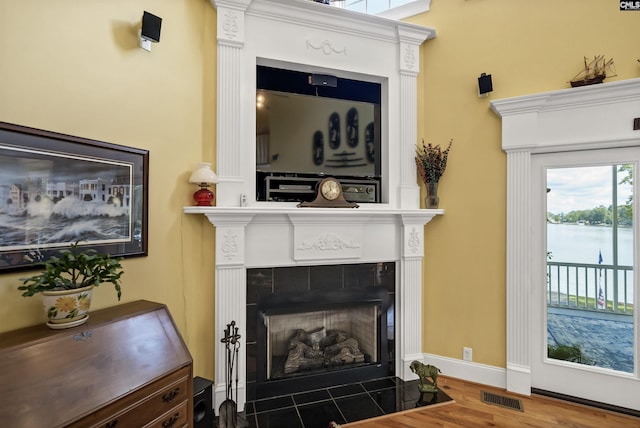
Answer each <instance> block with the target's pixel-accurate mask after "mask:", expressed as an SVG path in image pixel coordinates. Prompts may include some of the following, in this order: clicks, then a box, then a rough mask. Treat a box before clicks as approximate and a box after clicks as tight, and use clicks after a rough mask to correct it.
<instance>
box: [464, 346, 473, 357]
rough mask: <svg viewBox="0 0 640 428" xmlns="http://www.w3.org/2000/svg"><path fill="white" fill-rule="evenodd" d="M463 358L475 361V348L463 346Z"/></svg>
mask: <svg viewBox="0 0 640 428" xmlns="http://www.w3.org/2000/svg"><path fill="white" fill-rule="evenodd" d="M462 359H463V360H465V361H473V349H472V348H467V347H466V346H465V347H464V348H462Z"/></svg>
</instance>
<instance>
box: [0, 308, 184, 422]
mask: <svg viewBox="0 0 640 428" xmlns="http://www.w3.org/2000/svg"><path fill="white" fill-rule="evenodd" d="M192 380H193V372H192V359H191V355H190V354H189V351H188V350H187V347H186V346H185V344H184V342H183V340H182V338H181V336H180V334H179V332H178V331H177V329H176V327H175V324H174V323H173V320H172V319H171V315H170V314H169V312H168V310H167V308H166V307H165V306H164V305H160V304H157V303H153V302H147V301H142V300H141V301H137V302H132V303H128V304H123V305H119V306H115V307H113V308H108V309H103V310H99V311H95V312H92V313H91V314H90V317H89V320H88V321H87V323H86V324H84V325H82V326H79V327H75V328H71V329H67V330H50V329H49V328H47V327H46V326H45V325H42V326H34V327H28V328H25V329H20V330H16V331H13V332H8V333H4V334H1V335H0V391H1V392H2V396H3V399H2V400H0V421H1V422H2V425H3V426H10V427H16V428H17V427H63V426H65V427H66V426H68V427H83V428H84V427H104V428H116V427H117V428H121V427H162V428H166V427H185V426H191V425H192V421H193V381H192Z"/></svg>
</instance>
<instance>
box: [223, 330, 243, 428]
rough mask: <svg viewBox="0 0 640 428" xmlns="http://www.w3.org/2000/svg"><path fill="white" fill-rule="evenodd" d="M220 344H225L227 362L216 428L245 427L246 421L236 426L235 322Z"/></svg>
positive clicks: (237, 342)
mask: <svg viewBox="0 0 640 428" xmlns="http://www.w3.org/2000/svg"><path fill="white" fill-rule="evenodd" d="M220 342H222V343H224V344H225V348H226V351H227V360H226V362H225V382H226V387H227V390H226V400H224V401H223V402H222V404H221V405H220V409H219V419H218V428H236V427H238V426H247V425H246V421H243V422H244V423H242V424H241V425H238V412H237V408H236V406H237V405H236V403H237V402H238V401H237V400H238V371H237V370H235V368H236V367H235V366H236V362H237V361H238V350H239V349H240V335H239V334H238V327H236V322H235V321H231V323H230V324H227V328H226V329H225V330H224V337H223V338H222V339H220ZM234 370H235V384H236V391H235V400H234V395H233V381H234V376H233V372H234Z"/></svg>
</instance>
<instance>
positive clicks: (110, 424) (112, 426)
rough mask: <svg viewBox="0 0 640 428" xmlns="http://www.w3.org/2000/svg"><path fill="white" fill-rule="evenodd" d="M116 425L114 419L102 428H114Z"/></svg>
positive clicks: (116, 421)
mask: <svg viewBox="0 0 640 428" xmlns="http://www.w3.org/2000/svg"><path fill="white" fill-rule="evenodd" d="M117 425H118V420H117V419H114V420H112V421H109V422H107V424H106V425H105V426H104V428H115V427H116V426H117Z"/></svg>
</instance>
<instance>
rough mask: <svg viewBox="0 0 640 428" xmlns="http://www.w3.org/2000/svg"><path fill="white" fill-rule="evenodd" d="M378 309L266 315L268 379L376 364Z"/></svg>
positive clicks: (375, 307)
mask: <svg viewBox="0 0 640 428" xmlns="http://www.w3.org/2000/svg"><path fill="white" fill-rule="evenodd" d="M379 312H380V311H379V308H378V306H373V305H372V306H363V307H354V308H350V309H347V308H345V309H329V310H323V311H313V312H305V313H299V314H291V315H273V316H267V317H266V320H265V323H266V325H267V332H268V336H267V349H266V353H267V379H283V378H287V377H295V376H304V375H307V374H310V373H314V372H327V371H332V370H340V369H343V368H352V367H361V366H365V365H368V364H378V363H379V361H380V357H379V353H378V332H377V330H378V325H377V324H378V322H377V320H378V314H379Z"/></svg>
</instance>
